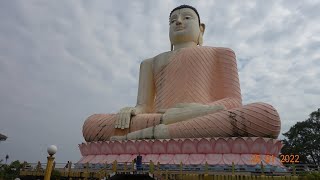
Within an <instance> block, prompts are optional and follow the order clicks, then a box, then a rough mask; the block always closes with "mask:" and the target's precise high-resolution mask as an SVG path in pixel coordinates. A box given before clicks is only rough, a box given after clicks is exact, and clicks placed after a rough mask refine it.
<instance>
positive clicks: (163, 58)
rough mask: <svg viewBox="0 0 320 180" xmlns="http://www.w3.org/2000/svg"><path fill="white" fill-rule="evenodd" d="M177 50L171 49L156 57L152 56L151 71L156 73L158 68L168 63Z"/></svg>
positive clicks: (158, 70) (160, 68)
mask: <svg viewBox="0 0 320 180" xmlns="http://www.w3.org/2000/svg"><path fill="white" fill-rule="evenodd" d="M176 53H177V52H175V51H171V52H165V53H162V54H160V55H158V56H156V57H154V60H153V73H154V74H158V73H159V72H160V70H162V69H163V68H164V67H165V66H167V65H168V63H169V62H170V60H171V59H172V57H173V56H174V55H175V54H176Z"/></svg>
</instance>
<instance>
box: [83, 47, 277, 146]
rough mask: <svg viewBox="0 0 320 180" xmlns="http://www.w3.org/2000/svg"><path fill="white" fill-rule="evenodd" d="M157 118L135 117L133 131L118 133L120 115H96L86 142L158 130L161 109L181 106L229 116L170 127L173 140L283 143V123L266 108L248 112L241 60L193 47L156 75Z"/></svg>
mask: <svg viewBox="0 0 320 180" xmlns="http://www.w3.org/2000/svg"><path fill="white" fill-rule="evenodd" d="M154 83H155V91H156V98H155V102H154V107H153V109H154V113H150V114H139V115H137V116H134V117H132V120H131V124H130V128H129V129H124V130H121V129H115V128H114V126H115V120H116V118H117V117H116V115H115V114H95V115H92V116H90V117H89V118H88V119H87V120H86V121H85V123H84V125H83V136H84V138H85V140H86V141H87V142H90V141H104V140H109V139H110V137H111V136H119V135H125V134H127V133H129V132H133V131H137V130H141V129H144V128H147V127H151V126H155V125H158V124H159V123H160V118H161V116H162V114H158V113H156V112H158V110H160V109H168V108H172V107H174V106H175V105H176V104H178V103H201V104H210V105H223V106H225V107H226V109H227V110H224V111H219V112H216V113H212V114H207V115H204V116H200V117H196V118H192V119H189V120H186V121H182V122H177V123H174V124H169V125H168V128H169V133H170V137H171V138H200V137H232V136H243V137H244V136H257V137H274V138H276V137H278V135H279V133H280V126H281V124H280V118H279V114H278V113H277V111H276V110H275V109H274V108H273V107H272V106H271V105H269V104H266V103H252V104H248V105H245V106H243V105H242V101H241V90H240V84H239V76H238V70H237V63H236V57H235V54H234V52H233V51H232V50H230V49H227V48H213V47H201V46H200V47H192V48H184V49H181V50H179V51H178V52H177V53H175V54H174V55H173V56H172V57H171V58H170V60H169V63H168V64H167V65H166V66H164V67H163V68H162V69H161V70H160V71H159V72H154Z"/></svg>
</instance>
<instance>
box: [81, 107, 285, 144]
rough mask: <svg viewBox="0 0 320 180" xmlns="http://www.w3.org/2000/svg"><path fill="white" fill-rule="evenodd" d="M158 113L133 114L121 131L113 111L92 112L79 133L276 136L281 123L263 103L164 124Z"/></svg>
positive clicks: (93, 136) (98, 136)
mask: <svg viewBox="0 0 320 180" xmlns="http://www.w3.org/2000/svg"><path fill="white" fill-rule="evenodd" d="M161 116H162V114H141V115H137V116H134V117H133V118H132V120H131V124H130V128H129V129H125V130H121V129H115V128H114V125H115V120H116V118H117V117H116V115H115V114H97V115H92V116H90V117H89V118H88V119H87V120H86V122H85V123H84V125H83V136H84V138H85V140H86V141H103V140H110V137H112V136H123V137H124V138H129V139H143V138H164V137H165V138H202V137H233V136H243V137H244V136H257V137H273V138H276V137H278V135H279V133H280V126H281V124H280V118H279V114H278V113H277V111H276V110H275V109H274V108H273V107H272V106H271V105H269V104H265V103H252V104H249V105H245V106H242V107H240V108H234V109H231V110H224V111H219V112H216V113H212V114H207V115H204V116H200V117H196V118H192V119H189V120H185V121H181V122H177V123H173V124H168V125H163V124H161V125H159V124H160V123H161V122H160V119H161Z"/></svg>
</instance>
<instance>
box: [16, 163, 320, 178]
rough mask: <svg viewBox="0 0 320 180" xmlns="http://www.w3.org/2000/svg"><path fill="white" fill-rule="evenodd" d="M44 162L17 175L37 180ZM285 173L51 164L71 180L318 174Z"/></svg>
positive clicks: (293, 168)
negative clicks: (144, 176) (138, 176)
mask: <svg viewBox="0 0 320 180" xmlns="http://www.w3.org/2000/svg"><path fill="white" fill-rule="evenodd" d="M45 167H46V164H45V163H40V162H38V163H25V165H24V167H23V168H22V169H21V171H20V175H21V176H38V177H41V176H43V175H44V172H45ZM285 167H286V168H285V171H275V170H276V169H275V168H273V167H270V166H263V165H257V166H252V167H249V168H248V166H246V168H244V166H237V165H232V166H217V165H216V166H211V165H208V164H205V165H184V164H182V163H180V164H178V165H173V164H154V163H153V162H152V161H150V162H149V163H143V164H142V165H141V169H138V170H137V169H136V165H135V163H134V162H131V163H117V162H116V161H114V162H113V163H105V164H89V163H87V164H72V163H71V162H69V163H55V164H54V170H55V171H57V172H59V175H60V176H61V177H75V178H84V179H90V178H91V179H99V178H104V177H112V176H113V175H116V174H150V176H153V177H157V178H158V179H168V178H170V177H171V178H172V179H181V178H182V177H184V176H190V177H193V176H197V177H199V178H202V177H203V178H204V176H212V177H214V176H217V175H218V176H226V177H227V176H230V177H231V176H266V177H268V176H269V177H270V176H272V177H282V176H283V177H284V176H286V177H288V176H292V177H293V178H295V177H298V176H303V175H306V174H308V173H311V172H318V173H320V166H319V165H313V164H285Z"/></svg>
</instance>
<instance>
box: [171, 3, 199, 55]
mask: <svg viewBox="0 0 320 180" xmlns="http://www.w3.org/2000/svg"><path fill="white" fill-rule="evenodd" d="M169 23H170V28H169V37H170V42H171V50H172V49H173V46H174V45H176V44H180V43H188V42H193V43H195V44H196V45H202V42H203V40H202V37H203V33H204V30H205V25H204V24H203V23H200V16H199V13H198V11H197V10H196V9H195V8H194V7H192V6H189V5H181V6H178V7H176V8H174V9H173V10H172V11H171V13H170V17H169Z"/></svg>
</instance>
